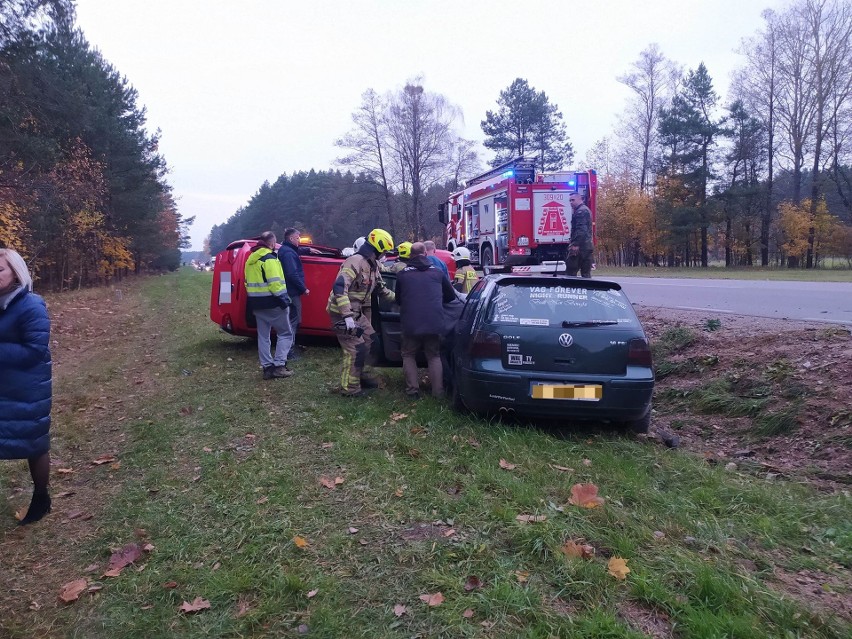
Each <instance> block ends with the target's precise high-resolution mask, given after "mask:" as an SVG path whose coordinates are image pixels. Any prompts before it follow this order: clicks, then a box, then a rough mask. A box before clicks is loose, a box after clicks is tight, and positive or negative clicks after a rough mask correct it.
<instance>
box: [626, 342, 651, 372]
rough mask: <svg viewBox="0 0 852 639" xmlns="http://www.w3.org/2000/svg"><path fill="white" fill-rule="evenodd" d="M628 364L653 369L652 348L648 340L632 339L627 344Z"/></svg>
mask: <svg viewBox="0 0 852 639" xmlns="http://www.w3.org/2000/svg"><path fill="white" fill-rule="evenodd" d="M627 364H628V365H629V366H647V367H648V368H651V347H650V346H649V345H648V340H646V339H638V338H637V339H632V340H630V343H629V344H627Z"/></svg>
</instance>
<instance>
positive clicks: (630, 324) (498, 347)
mask: <svg viewBox="0 0 852 639" xmlns="http://www.w3.org/2000/svg"><path fill="white" fill-rule="evenodd" d="M521 268H522V269H523V268H525V267H521ZM526 269H527V270H530V267H526ZM453 367H454V371H455V384H454V386H453V390H452V393H453V394H452V399H453V405H454V407H455V408H457V409H464V408H467V409H469V410H472V411H475V412H484V413H502V414H515V415H518V416H526V417H544V418H558V419H567V420H593V421H608V422H616V423H620V424H623V425H624V426H625V427H628V428H630V429H631V430H633V431H634V432H647V430H648V428H649V425H650V420H651V397H652V395H653V392H654V370H653V367H652V363H651V350H650V346H649V343H648V338H647V337H646V335H645V331H644V329H643V328H642V325H641V324H640V322H639V318H638V317H637V316H636V313H635V312H634V310H633V307H632V305H631V304H630V301H629V300H628V299H627V296H626V295H625V294H624V293H623V291H622V290H621V286H620V285H619V284H617V283H615V282H609V281H605V280H599V279H583V278H576V277H569V276H567V275H550V274H548V275H545V274H542V273H536V274H530V275H519V274H517V273H514V274H500V275H494V274H492V275H488V276H486V277H485V278H484V279H482V280H480V282H479V283H478V284H477V285H476V286H475V287H474V289H473V290H472V291H471V292H470V294H469V295H468V298H467V302H466V303H465V307H464V311H463V312H462V317H461V320H460V321H459V324H458V327H457V329H456V333H455V349H454V352H453Z"/></svg>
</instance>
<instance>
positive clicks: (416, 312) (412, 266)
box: [396, 242, 456, 398]
mask: <svg viewBox="0 0 852 639" xmlns="http://www.w3.org/2000/svg"><path fill="white" fill-rule="evenodd" d="M454 299H456V291H455V289H453V287H452V285H451V284H450V280H449V279H447V277H446V276H445V275H444V274H443V272H441V271H440V270H438V269H437V268H436V267H435V265H434V264H432V262H430V261H429V259H428V258H427V257H426V247H425V245H424V244H423V243H422V242H415V243H414V244H412V245H411V257H410V258H409V260H408V266H406V267H405V268H404V269H403V270H401V271H400V272H399V274H398V275H397V282H396V301H397V304H399V307H400V309H399V317H400V322H401V323H402V370H403V374H404V375H405V394H406V395H408V396H409V397H411V398H418V397H419V396H420V380H419V377H418V373H417V361H416V359H415V358H416V355H417V351H418V350H419V349H420V348H422V349H423V351H424V352H425V354H426V362H427V364H428V366H429V379H430V380H431V382H432V396H433V397H442V396H443V394H444V385H443V370H442V365H441V335H442V334H443V333H444V306H443V305H444V302H450V301H452V300H454Z"/></svg>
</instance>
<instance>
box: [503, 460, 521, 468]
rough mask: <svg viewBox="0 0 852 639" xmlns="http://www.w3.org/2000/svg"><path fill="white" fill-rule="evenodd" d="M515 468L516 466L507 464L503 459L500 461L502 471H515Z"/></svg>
mask: <svg viewBox="0 0 852 639" xmlns="http://www.w3.org/2000/svg"><path fill="white" fill-rule="evenodd" d="M517 467H518V466H517V464H512V463H509V462H507V461H506V460H505V459H501V460H500V468H502V469H503V470H515V468H517Z"/></svg>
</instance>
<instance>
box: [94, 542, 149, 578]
mask: <svg viewBox="0 0 852 639" xmlns="http://www.w3.org/2000/svg"><path fill="white" fill-rule="evenodd" d="M152 548H153V546H152ZM141 556H142V547H141V546H139V544H137V543H135V542H130V543H129V544H125V545H124V546H122V547H121V548H120V549H119V550H116V551H115V552H114V553H112V556H111V557H110V558H109V566H107V570H106V572H105V573H104V577H118V576H119V575H120V574H121V571H122V570H123V569H124V568H125V566H129V565H130V564H132V563H133V562H135V561H136V560H137V559H139V557H141Z"/></svg>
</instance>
